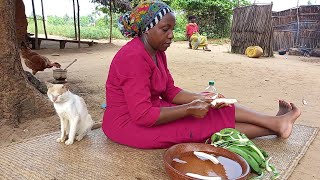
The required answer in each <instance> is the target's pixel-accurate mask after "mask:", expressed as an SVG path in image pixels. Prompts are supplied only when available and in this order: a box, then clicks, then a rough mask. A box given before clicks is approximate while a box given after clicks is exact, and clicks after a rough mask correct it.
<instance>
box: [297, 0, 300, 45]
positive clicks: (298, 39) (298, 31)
mask: <svg viewBox="0 0 320 180" xmlns="http://www.w3.org/2000/svg"><path fill="white" fill-rule="evenodd" d="M299 18H300V17H299V0H298V1H297V35H296V46H299V44H300V35H299V34H300V19H299Z"/></svg>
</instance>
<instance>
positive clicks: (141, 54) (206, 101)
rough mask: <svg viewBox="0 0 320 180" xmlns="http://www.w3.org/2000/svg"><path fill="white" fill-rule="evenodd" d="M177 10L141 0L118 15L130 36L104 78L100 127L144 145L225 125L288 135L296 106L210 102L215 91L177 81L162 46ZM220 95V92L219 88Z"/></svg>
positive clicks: (200, 135) (201, 135)
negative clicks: (265, 109) (272, 111)
mask: <svg viewBox="0 0 320 180" xmlns="http://www.w3.org/2000/svg"><path fill="white" fill-rule="evenodd" d="M175 24H176V20H175V15H174V14H173V12H172V10H171V9H170V7H169V6H168V5H166V4H165V3H162V2H159V1H144V2H142V3H140V4H139V5H138V6H137V7H136V8H135V9H134V10H133V11H132V12H129V13H126V14H125V15H123V16H121V17H120V19H119V27H120V30H121V32H122V33H123V34H124V35H125V36H127V37H132V38H133V39H132V40H131V41H129V42H128V43H127V44H126V45H124V46H123V47H122V48H121V49H120V50H119V51H118V52H117V54H116V55H115V56H114V58H113V60H112V62H111V65H110V68H109V74H108V78H107V81H106V100H107V102H108V106H107V107H106V110H105V113H104V117H103V123H102V130H103V132H104V133H105V135H106V136H107V137H108V138H109V139H111V140H112V141H114V142H117V143H120V144H123V145H127V146H131V147H135V148H142V149H155V148H168V147H170V146H172V145H174V144H178V143H186V142H198V143H200V142H203V143H204V142H205V140H206V139H207V138H209V137H210V136H211V135H212V134H213V133H215V132H218V131H220V130H221V129H224V128H236V129H238V130H239V131H241V132H242V133H245V134H246V135H247V136H248V137H249V138H255V137H260V136H265V135H278V136H279V137H281V138H288V137H289V136H290V134H291V131H292V127H293V124H294V122H295V120H296V119H297V118H298V117H299V116H300V110H299V109H298V108H297V107H296V106H295V105H294V104H292V103H287V102H285V101H279V111H278V113H277V115H275V116H270V115H265V114H262V113H258V112H255V111H253V110H251V109H248V108H245V107H243V106H240V105H238V104H236V105H233V104H232V105H230V104H225V103H218V104H216V105H215V106H212V105H211V102H212V98H211V97H212V96H213V95H214V94H213V93H192V92H188V91H186V90H183V89H181V88H179V87H177V86H176V85H175V84H174V80H173V77H172V76H171V73H170V71H169V68H168V64H167V57H166V54H165V51H166V50H167V48H169V46H170V44H171V43H172V41H173V38H174V36H173V29H174V26H175ZM218 97H223V96H222V95H221V94H219V96H218Z"/></svg>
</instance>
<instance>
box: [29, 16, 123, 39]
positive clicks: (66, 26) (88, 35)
mask: <svg viewBox="0 0 320 180" xmlns="http://www.w3.org/2000/svg"><path fill="white" fill-rule="evenodd" d="M39 19H40V18H39ZM28 21H29V22H28V32H32V33H34V32H35V27H34V21H33V19H32V18H28ZM37 24H38V32H39V34H44V30H43V23H42V21H41V20H38V21H37ZM80 24H81V31H80V33H81V38H82V39H107V38H109V37H110V34H109V32H110V30H109V25H108V24H109V22H108V21H107V19H106V17H101V18H99V19H97V20H96V24H95V26H92V25H91V21H90V17H80ZM46 27H47V33H48V34H49V35H57V36H63V37H68V38H74V37H75V34H74V25H73V18H72V17H71V18H70V17H69V18H66V16H64V17H57V16H49V17H48V20H47V24H46ZM112 37H113V38H117V39H123V38H124V37H123V36H122V34H121V32H120V31H119V30H118V28H117V27H116V25H114V27H113V28H112Z"/></svg>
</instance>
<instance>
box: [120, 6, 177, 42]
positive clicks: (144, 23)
mask: <svg viewBox="0 0 320 180" xmlns="http://www.w3.org/2000/svg"><path fill="white" fill-rule="evenodd" d="M170 12H172V10H171V9H170V7H169V6H168V5H167V4H165V3H163V2H160V1H154V0H149V1H145V2H142V3H140V4H139V5H138V6H137V7H136V8H134V9H133V11H129V12H127V13H125V14H124V15H123V16H121V17H120V18H119V21H118V26H119V29H120V31H121V33H122V34H123V35H124V36H126V37H136V36H140V35H142V34H143V33H144V32H146V31H148V30H149V29H151V28H153V27H154V26H155V25H156V24H158V22H159V21H160V20H161V19H162V18H163V16H164V15H165V14H167V13H170Z"/></svg>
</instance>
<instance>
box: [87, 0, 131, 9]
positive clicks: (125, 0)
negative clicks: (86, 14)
mask: <svg viewBox="0 0 320 180" xmlns="http://www.w3.org/2000/svg"><path fill="white" fill-rule="evenodd" d="M110 1H112V4H113V5H114V6H115V7H116V8H118V9H124V10H131V9H132V7H131V3H130V0H92V2H96V3H100V4H102V5H104V6H108V5H109V3H110Z"/></svg>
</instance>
